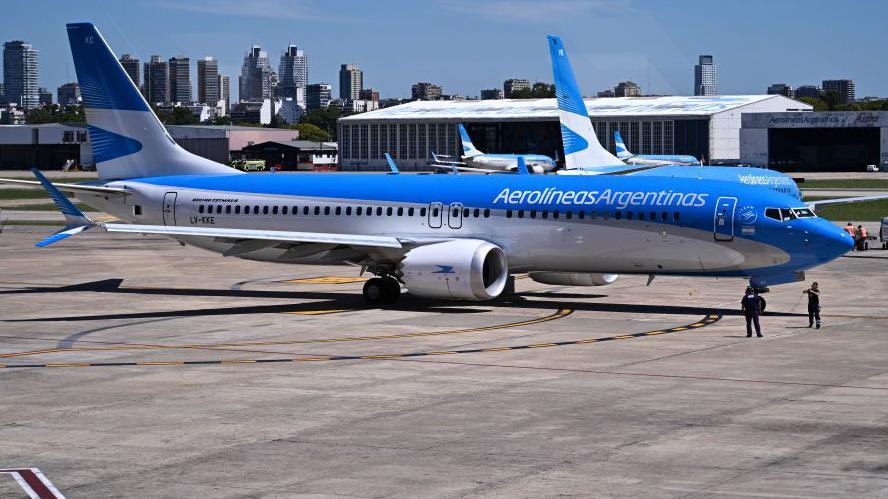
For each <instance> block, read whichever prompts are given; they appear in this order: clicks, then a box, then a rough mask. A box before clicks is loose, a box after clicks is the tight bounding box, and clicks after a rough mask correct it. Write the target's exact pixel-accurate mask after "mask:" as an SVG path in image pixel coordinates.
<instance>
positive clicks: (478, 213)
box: [475, 208, 481, 218]
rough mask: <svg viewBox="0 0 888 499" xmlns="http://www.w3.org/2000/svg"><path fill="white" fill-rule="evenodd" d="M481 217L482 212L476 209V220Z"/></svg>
mask: <svg viewBox="0 0 888 499" xmlns="http://www.w3.org/2000/svg"><path fill="white" fill-rule="evenodd" d="M479 215H481V210H480V209H478V208H475V218H478V216H479Z"/></svg>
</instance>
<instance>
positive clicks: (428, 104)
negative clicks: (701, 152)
mask: <svg viewBox="0 0 888 499" xmlns="http://www.w3.org/2000/svg"><path fill="white" fill-rule="evenodd" d="M769 99H778V100H779V99H782V100H784V101H786V102H785V103H784V105H785V106H786V109H798V110H809V109H810V108H811V106H809V105H807V104H804V103H802V102H797V101H794V100H792V99H787V98H786V97H783V96H782V95H719V96H713V97H688V96H661V97H602V98H595V99H585V101H586V108H587V109H588V110H589V115H590V116H592V117H608V116H710V115H713V114H717V113H721V112H724V111H729V110H731V109H735V108H738V107H742V106H746V105H749V104H754V103H758V102H763V101H766V100H769ZM557 111H558V109H557V105H556V102H555V99H499V100H464V101H413V102H408V103H406V104H401V105H398V106H392V107H387V108H384V109H379V110H377V111H370V112H368V113H362V114H356V115H352V116H348V117H346V118H342V120H343V121H364V120H374V121H375V120H386V119H391V120H401V119H410V120H417V119H420V120H427V119H439V120H440V119H460V120H461V119H482V120H483V119H496V120H502V119H510V118H511V119H528V118H530V119H541V118H542V119H548V118H557V117H558V114H557Z"/></svg>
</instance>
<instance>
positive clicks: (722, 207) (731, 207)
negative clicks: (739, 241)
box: [712, 197, 737, 241]
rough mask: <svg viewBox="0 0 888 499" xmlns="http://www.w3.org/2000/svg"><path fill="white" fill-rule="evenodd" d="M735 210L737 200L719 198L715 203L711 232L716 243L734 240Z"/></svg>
mask: <svg viewBox="0 0 888 499" xmlns="http://www.w3.org/2000/svg"><path fill="white" fill-rule="evenodd" d="M736 210H737V198H733V197H720V198H718V202H717V203H715V215H714V216H713V228H712V232H713V234H715V240H716V241H733V240H734V211H736Z"/></svg>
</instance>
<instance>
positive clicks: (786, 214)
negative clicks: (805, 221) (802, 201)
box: [780, 208, 796, 222]
mask: <svg viewBox="0 0 888 499" xmlns="http://www.w3.org/2000/svg"><path fill="white" fill-rule="evenodd" d="M780 214H781V215H783V221H784V222H786V221H787V220H792V219H794V218H795V217H796V216H795V214H794V213H793V212H792V210H790V209H789V208H780Z"/></svg>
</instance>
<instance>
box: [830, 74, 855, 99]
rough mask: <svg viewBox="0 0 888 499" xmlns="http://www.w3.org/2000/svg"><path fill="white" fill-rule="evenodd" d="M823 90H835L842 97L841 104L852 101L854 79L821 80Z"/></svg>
mask: <svg viewBox="0 0 888 499" xmlns="http://www.w3.org/2000/svg"><path fill="white" fill-rule="evenodd" d="M823 91H824V92H836V93H837V94H839V95H840V96H841V97H842V104H849V103H851V102H854V100H855V98H856V97H855V95H854V80H823Z"/></svg>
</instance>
